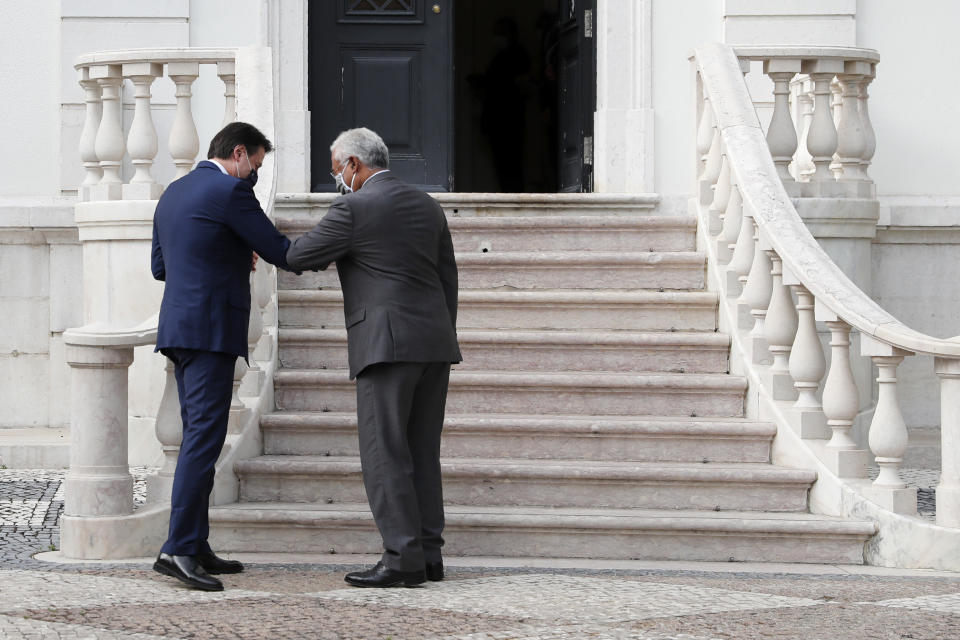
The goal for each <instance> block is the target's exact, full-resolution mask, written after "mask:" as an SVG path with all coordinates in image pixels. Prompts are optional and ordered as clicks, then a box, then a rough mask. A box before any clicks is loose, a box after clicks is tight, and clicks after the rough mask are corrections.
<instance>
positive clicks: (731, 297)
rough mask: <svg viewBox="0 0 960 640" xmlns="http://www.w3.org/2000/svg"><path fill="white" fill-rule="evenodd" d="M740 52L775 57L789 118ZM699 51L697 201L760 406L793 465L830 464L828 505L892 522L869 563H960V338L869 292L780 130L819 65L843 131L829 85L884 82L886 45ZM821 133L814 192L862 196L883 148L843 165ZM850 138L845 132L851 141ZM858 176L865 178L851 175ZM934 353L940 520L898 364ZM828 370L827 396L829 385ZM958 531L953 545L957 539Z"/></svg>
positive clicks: (704, 241)
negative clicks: (922, 509) (922, 492)
mask: <svg viewBox="0 0 960 640" xmlns="http://www.w3.org/2000/svg"><path fill="white" fill-rule="evenodd" d="M738 54H741V56H743V57H744V58H746V59H755V58H761V59H763V60H764V67H765V69H767V70H773V72H772V73H771V76H773V74H774V73H776V74H781V73H782V74H783V75H782V76H777V77H774V80H775V82H776V83H777V89H776V90H777V92H778V93H777V104H776V105H775V110H779V111H780V115H779V116H778V115H776V114H775V115H774V118H773V120H772V124H771V127H770V131H771V133H768V134H767V136H766V137H765V136H764V133H763V130H762V128H761V126H760V123H759V120H758V118H757V115H756V111H755V109H754V104H753V100H752V98H751V96H750V94H749V92H748V90H747V87H746V84H745V82H744V78H743V75H742V73H743V71H744V68H745V65H744V63H743V59H738ZM828 54H829V55H828ZM693 60H694V63H695V66H696V71H697V96H698V103H699V104H698V116H699V123H698V124H699V126H698V138H697V140H698V149H697V150H698V155H697V162H698V175H699V179H698V180H699V182H698V192H699V193H698V197H697V198H695V199H694V201H693V202H692V206H694V207H695V208H696V209H697V211H698V212H699V218H700V226H699V232H698V235H699V241H700V244H701V246H702V247H704V248H705V250H706V252H707V254H708V269H709V272H710V273H709V277H708V279H709V281H710V286H711V288H712V289H714V290H717V291H718V292H719V293H720V299H721V304H720V325H721V329H722V330H725V331H727V332H729V333H730V334H731V337H732V340H733V352H732V354H731V369H732V370H733V371H735V372H742V373H743V374H744V375H746V376H747V377H748V380H749V381H750V392H749V394H748V400H747V407H746V410H747V414H748V415H750V416H753V417H757V418H760V419H765V420H771V421H773V422H775V423H776V424H777V426H778V437H777V439H776V441H775V444H774V457H775V459H776V460H777V461H778V462H783V463H789V464H795V465H804V466H812V467H814V468H816V469H817V470H818V472H819V473H818V480H817V482H816V484H815V485H814V488H813V489H812V491H811V508H812V509H814V510H819V511H823V512H826V513H835V514H842V515H856V516H869V517H872V518H874V519H875V520H877V522H878V525H879V529H878V531H879V533H878V535H877V536H876V537H875V538H874V540H872V541H871V542H870V543H869V544H868V548H867V557H868V561H870V562H873V563H875V564H884V565H898V566H916V567H923V566H926V567H935V568H952V569H957V568H960V560H958V559H957V558H956V557H955V556H956V554H953V553H952V551H951V550H952V549H953V548H955V546H956V544H957V542H958V541H960V530H958V529H957V527H960V410H958V409H960V407H958V406H956V405H957V401H956V398H957V397H960V396H957V395H954V394H955V393H957V392H958V390H960V342H956V341H952V340H943V339H939V338H934V337H932V336H928V335H925V334H922V333H920V332H917V331H914V330H913V329H910V328H909V327H907V326H905V325H904V324H902V323H901V322H899V321H898V320H897V319H896V318H894V317H893V316H892V315H890V314H889V313H887V312H886V311H884V310H883V309H882V308H881V307H880V306H878V305H877V304H876V303H875V302H874V301H873V300H872V299H870V298H869V297H868V296H867V295H866V294H864V293H863V292H862V291H861V290H860V289H859V288H858V287H857V286H856V285H855V284H854V283H853V282H852V281H851V280H850V279H849V278H848V277H847V276H846V275H845V274H844V273H843V271H841V270H840V268H839V267H838V266H837V265H836V264H835V263H834V262H833V261H832V260H831V259H830V258H829V257H828V256H827V254H826V253H825V252H824V251H823V250H822V249H821V247H820V245H819V244H818V242H817V241H816V239H815V238H814V237H813V236H812V235H811V234H810V232H809V231H808V229H807V227H806V225H805V224H804V222H803V220H802V219H801V218H800V216H799V215H798V214H797V211H796V209H795V208H794V205H793V203H792V201H791V198H790V194H789V193H788V189H787V188H786V187H785V183H786V184H787V186H790V185H796V184H797V183H796V179H795V178H793V176H792V174H790V173H789V172H788V171H785V169H786V168H787V165H788V164H789V163H790V162H791V161H793V160H792V155H791V153H790V152H789V149H788V148H787V147H788V145H786V144H784V143H783V140H782V137H780V134H782V133H784V132H785V131H786V127H785V126H783V124H782V122H783V120H782V114H783V113H784V110H785V109H786V107H787V102H786V101H785V100H784V95H785V94H784V93H783V91H782V90H783V88H784V86H785V84H784V83H788V82H789V81H790V79H791V78H790V77H788V74H789V75H790V76H792V75H793V74H794V73H797V72H799V71H800V70H804V69H805V70H807V71H809V73H810V76H811V77H812V78H813V80H814V82H815V83H816V84H817V86H818V90H817V96H818V98H819V101H818V102H816V105H815V112H814V115H813V121H812V122H813V123H819V125H817V126H821V127H823V128H826V129H829V127H828V125H827V121H828V120H830V123H831V125H832V118H831V117H830V116H832V112H831V111H830V104H829V101H825V100H824V99H823V98H824V96H823V88H824V87H825V86H826V87H828V86H829V83H830V81H831V79H832V77H833V76H834V75H836V74H838V73H840V71H843V73H842V74H840V76H839V77H840V79H841V84H842V86H844V87H852V86H854V85H858V84H860V83H863V82H866V80H865V79H866V78H867V77H868V76H869V77H870V78H872V76H873V71H874V66H873V65H875V64H876V60H877V55H876V52H873V51H867V50H850V49H845V50H829V51H825V50H824V49H823V48H819V49H799V48H792V49H789V50H784V49H779V48H778V49H776V50H774V49H772V48H758V47H752V48H749V49H746V48H739V47H738V48H736V49H733V48H731V47H729V46H726V45H720V44H710V45H706V46H703V47H700V48H698V49H697V50H696V51H695V54H694V56H693ZM784 60H790V61H791V62H790V64H789V65H785V66H786V68H783V66H781V65H780V64H779V63H780V62H782V61H784ZM866 61H869V64H870V65H871V66H870V68H869V73H867V69H866V68H865V67H864V66H862V65H863V64H865V62H866ZM768 72H769V71H768ZM861 72H862V73H861ZM827 74H830V77H827ZM844 91H845V93H844V99H845V100H846V99H848V98H849V99H850V100H851V102H850V103H849V104H845V108H846V109H847V113H846V114H845V116H842V117H841V122H842V123H843V122H844V120H845V126H846V127H848V128H849V129H853V130H856V131H859V132H861V133H862V132H863V131H864V130H865V128H866V127H865V125H864V124H863V123H864V122H866V121H867V117H866V113H865V111H863V110H861V109H860V105H858V104H857V102H856V101H855V100H853V98H854V97H855V96H856V95H858V94H854V95H849V96H848V95H847V93H846V88H845V89H844ZM851 92H852V89H851ZM816 108H819V109H820V115H819V116H818V114H817V113H816ZM778 119H780V120H779V121H781V124H780V125H777V124H776V123H777V122H778ZM854 120H856V123H854ZM811 127H813V125H811ZM843 128H844V127H843V126H841V130H843ZM814 130H815V129H814V128H811V129H810V131H809V134H808V144H807V146H808V149H809V151H810V153H811V156H812V158H813V162H814V164H815V166H816V171H814V172H812V173H810V174H808V175H806V176H804V175H802V174H801V179H802V180H804V181H805V182H806V183H807V184H808V185H809V184H816V183H818V182H819V183H821V186H817V187H816V190H815V191H816V193H815V194H814V195H819V196H820V197H826V196H828V195H830V194H832V196H833V197H850V196H853V197H856V196H858V195H860V196H862V195H863V193H865V191H864V190H863V189H864V186H863V185H864V181H865V180H867V179H866V178H865V174H864V173H863V167H864V165H865V163H867V162H868V161H869V157H868V156H867V151H869V153H870V154H871V155H872V150H870V149H859V147H857V148H854V146H853V145H851V146H850V147H841V155H840V167H839V171H837V172H836V173H835V172H834V171H833V170H830V168H829V164H830V162H831V157H832V151H831V150H830V149H829V148H828V145H826V144H824V145H821V146H818V145H819V144H820V142H821V141H820V140H819V138H817V139H816V140H814V138H811V137H810V136H814V137H816V136H815V134H814ZM778 132H779V133H778ZM816 135H819V134H816ZM845 135H846V134H844V135H842V136H840V139H841V141H843V140H845V139H847V138H845V137H844V136H845ZM858 135H860V134H858ZM785 137H789V136H785ZM826 137H829V136H826ZM705 140H709V145H707V144H704V141H705ZM858 149H859V151H858ZM855 160H856V162H855ZM846 180H849V181H851V182H854V183H857V184H855V185H852V186H851V185H844V184H841V183H843V182H844V181H846ZM791 181H793V182H791ZM831 182H832V183H833V184H831ZM838 185H839V186H838ZM871 186H872V185H871ZM848 187H850V188H848ZM791 292H792V293H793V294H796V302H795V301H794V299H793V296H792V295H791ZM818 320H819V321H823V322H824V323H825V324H826V326H827V327H828V329H829V331H830V335H831V339H830V343H829V349H830V354H831V357H830V366H829V371H827V367H826V358H825V357H824V351H823V347H822V345H821V342H820V339H819V337H818V334H817V326H816V322H817V321H818ZM851 331H854V332H855V333H857V334H859V341H860V355H861V356H863V357H867V358H870V359H871V360H872V362H873V364H875V365H876V367H877V368H878V370H879V375H878V377H877V383H878V391H877V404H876V407H875V410H874V413H873V418H872V421H871V422H870V425H869V438H868V443H869V447H870V452H868V451H866V450H862V449H860V448H859V446H858V444H857V443H856V441H855V440H854V439H853V438H852V437H851V433H850V432H851V428H852V426H853V424H854V420H855V419H856V417H857V414H858V410H859V401H858V398H859V391H858V388H857V384H856V382H855V380H854V377H853V375H852V371H851V357H852V356H854V354H852V353H851V349H850V344H851V341H850V334H851ZM918 353H923V354H930V355H933V356H934V357H935V363H936V364H935V369H936V373H937V375H938V376H940V380H941V398H942V400H941V414H940V418H941V433H942V443H941V444H942V456H943V464H942V473H941V478H940V484H939V486H938V487H937V513H936V518H937V524H936V525H934V524H932V523H930V522H927V521H924V520H922V519H920V518H918V517H917V498H916V489H913V488H909V487H907V486H906V484H905V483H904V482H903V480H902V479H901V477H900V474H899V468H900V465H901V463H902V459H903V454H904V451H905V449H906V446H907V438H908V432H907V428H906V425H905V423H904V420H903V417H902V414H901V411H900V406H899V402H898V399H897V367H898V365H899V364H900V363H901V362H902V361H903V360H904V358H906V357H909V356H912V355H914V354H918ZM824 373H827V376H826V380H825V381H824V383H823V388H822V400H821V399H819V398H818V391H820V387H821V379H822V378H823V375H824ZM871 453H872V455H873V458H874V460H875V461H876V464H877V465H878V466H879V467H880V473H879V475H878V476H877V478H876V480H874V481H872V482H871V481H870V480H869V479H868V462H869V457H870V454H871ZM938 525H939V526H938ZM944 538H948V539H949V540H950V542H949V544H944V542H945V541H944Z"/></svg>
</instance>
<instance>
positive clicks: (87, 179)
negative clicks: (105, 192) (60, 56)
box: [77, 67, 103, 202]
mask: <svg viewBox="0 0 960 640" xmlns="http://www.w3.org/2000/svg"><path fill="white" fill-rule="evenodd" d="M80 86H81V87H83V95H84V102H86V104H87V110H86V115H85V117H84V119H83V132H82V133H81V134H80V159H81V160H83V169H84V176H83V182H82V183H80V188H79V189H78V190H77V196H78V197H79V199H80V201H81V202H85V201H87V200H90V199H91V197H92V191H93V188H94V187H95V186H97V184H98V183H99V182H100V179H101V178H102V177H103V169H101V168H100V159H99V158H98V157H97V148H96V144H97V130H98V129H99V128H100V116H101V112H102V108H103V105H102V103H101V102H100V93H101V89H100V83H99V82H97V81H96V80H93V79H91V78H90V67H83V68H81V69H80Z"/></svg>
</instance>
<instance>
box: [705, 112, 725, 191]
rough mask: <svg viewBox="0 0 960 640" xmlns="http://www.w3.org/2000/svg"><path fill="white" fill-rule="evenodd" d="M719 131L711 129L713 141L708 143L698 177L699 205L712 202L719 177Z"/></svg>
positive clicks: (720, 155)
mask: <svg viewBox="0 0 960 640" xmlns="http://www.w3.org/2000/svg"><path fill="white" fill-rule="evenodd" d="M722 142H723V141H722V140H721V139H720V129H718V128H716V127H714V128H713V140H712V141H711V142H710V151H709V152H708V153H707V161H706V163H705V164H704V166H703V173H702V174H701V175H700V204H702V205H709V204H711V203H712V202H713V185H715V184H716V183H717V178H719V177H720V169H721V166H720V165H721V164H723V162H722V153H721V145H722Z"/></svg>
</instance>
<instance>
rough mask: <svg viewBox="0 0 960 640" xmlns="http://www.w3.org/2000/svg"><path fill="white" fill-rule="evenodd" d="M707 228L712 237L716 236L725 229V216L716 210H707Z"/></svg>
mask: <svg viewBox="0 0 960 640" xmlns="http://www.w3.org/2000/svg"><path fill="white" fill-rule="evenodd" d="M707 223H708V224H707V228H708V230H709V231H710V236H711V237H712V236H715V235H717V234H718V233H720V230H721V229H723V216H722V215H721V212H720V211H717V210H716V209H707Z"/></svg>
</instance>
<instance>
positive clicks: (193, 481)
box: [161, 348, 237, 556]
mask: <svg viewBox="0 0 960 640" xmlns="http://www.w3.org/2000/svg"><path fill="white" fill-rule="evenodd" d="M163 353H164V355H166V356H167V357H168V358H170V359H171V360H172V361H173V364H174V374H175V375H176V378H177V392H178V394H179V396H180V417H181V418H182V419H183V443H182V444H181V445H180V457H179V458H177V471H176V473H175V474H174V478H173V492H172V494H171V496H170V533H169V535H168V537H167V541H166V543H164V545H163V548H162V549H161V551H162V552H163V553H169V554H170V555H176V556H192V555H196V554H198V553H203V552H206V551H209V550H210V545H209V544H207V536H208V535H209V534H210V524H209V520H208V514H207V510H208V508H209V499H210V492H211V491H213V477H214V471H215V468H214V465H216V462H217V458H219V457H220V451H221V449H223V442H224V440H226V437H227V420H228V419H229V417H230V398H231V396H232V394H233V368H234V366H235V365H236V362H237V356H235V355H230V354H226V353H218V352H213V351H196V350H194V349H174V348H170V349H164V350H163Z"/></svg>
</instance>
